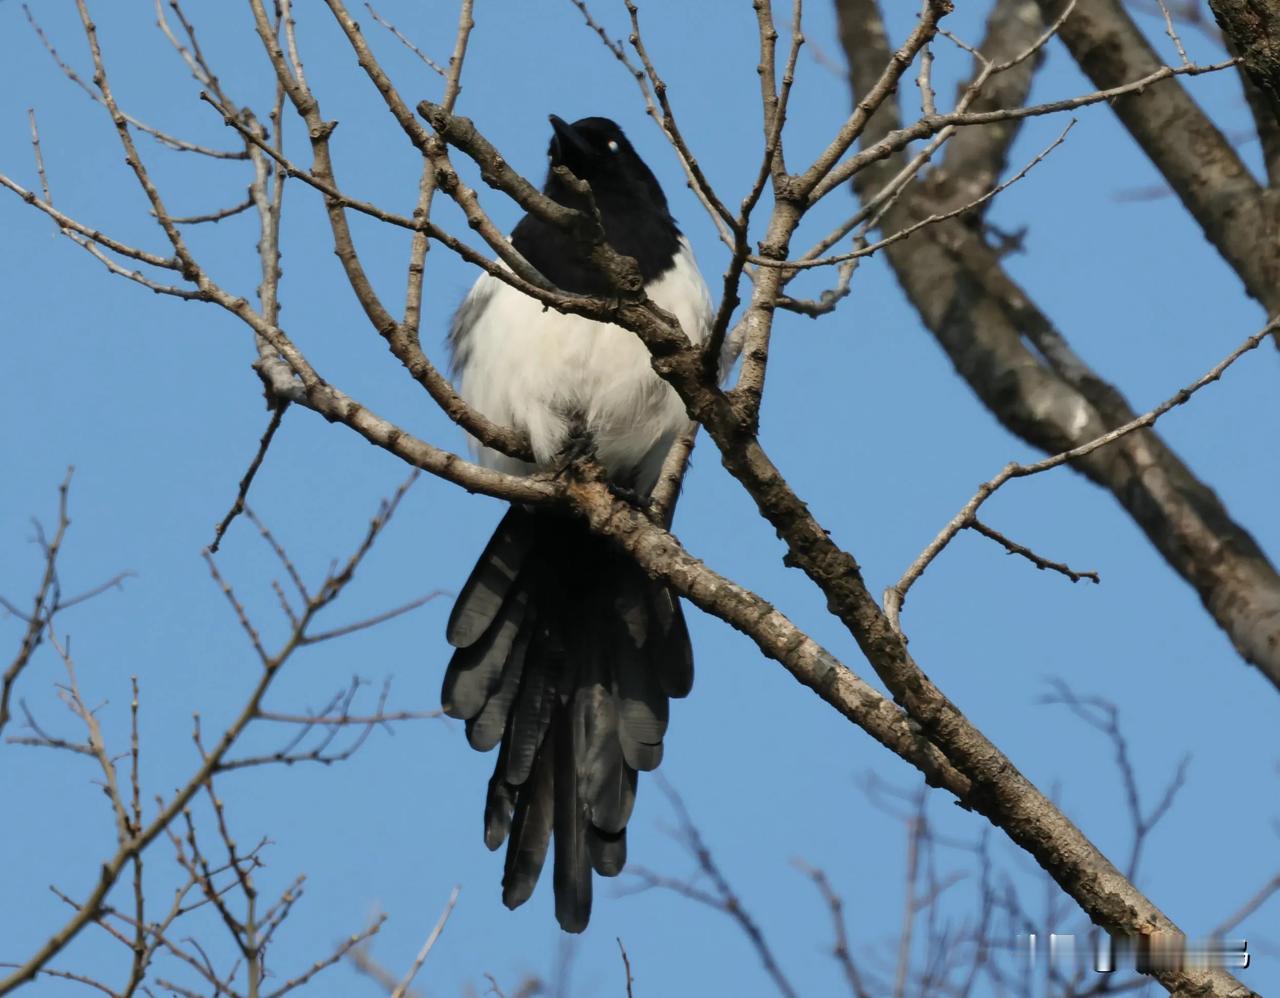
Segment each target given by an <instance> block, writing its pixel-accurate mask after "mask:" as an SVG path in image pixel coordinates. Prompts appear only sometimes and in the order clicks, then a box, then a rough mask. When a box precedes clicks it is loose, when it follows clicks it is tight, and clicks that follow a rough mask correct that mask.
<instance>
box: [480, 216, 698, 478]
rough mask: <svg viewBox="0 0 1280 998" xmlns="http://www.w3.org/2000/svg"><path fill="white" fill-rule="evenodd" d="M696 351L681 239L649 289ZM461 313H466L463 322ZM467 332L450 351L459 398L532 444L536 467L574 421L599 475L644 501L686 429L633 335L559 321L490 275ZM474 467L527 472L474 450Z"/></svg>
mask: <svg viewBox="0 0 1280 998" xmlns="http://www.w3.org/2000/svg"><path fill="white" fill-rule="evenodd" d="M646 291H647V292H648V294H649V297H650V298H651V299H653V301H654V302H655V303H656V304H657V305H659V306H661V307H662V308H663V309H665V310H666V311H668V312H670V313H671V314H672V315H674V316H675V317H676V318H677V319H678V320H679V321H680V326H681V328H683V330H684V332H685V334H686V335H687V336H688V337H689V338H690V339H691V340H693V341H694V342H701V341H703V340H705V339H706V337H707V334H708V331H709V328H710V324H711V302H710V299H709V297H708V295H707V287H706V284H705V282H704V281H703V280H702V275H701V274H700V273H699V272H698V267H697V264H696V263H695V262H694V258H693V252H692V250H691V249H690V247H689V244H688V242H687V240H685V239H684V238H683V237H681V239H680V250H679V252H678V253H677V254H676V257H675V260H674V262H673V264H672V266H671V267H670V269H668V270H667V271H665V272H664V273H663V274H661V275H660V276H659V277H658V278H656V279H655V280H653V281H651V282H650V283H649V285H648V287H647V288H646ZM468 312H469V313H470V314H468ZM459 316H460V320H461V321H463V322H467V323H468V328H467V329H466V330H465V332H464V333H463V336H462V337H461V338H460V342H458V343H456V344H455V351H456V354H457V358H456V359H457V375H458V381H459V384H458V390H459V392H460V393H461V395H462V397H463V398H464V399H466V400H467V402H468V403H469V404H470V405H471V406H472V407H474V408H475V409H477V410H478V411H479V412H481V413H483V414H484V415H485V416H487V417H488V418H489V419H491V420H493V421H494V422H495V423H499V424H502V425H504V426H511V427H514V428H516V429H520V430H523V431H524V432H526V433H527V434H528V435H529V439H530V442H531V443H532V446H533V452H534V456H535V457H536V459H537V467H540V468H546V467H549V466H550V465H551V463H552V462H553V460H554V459H555V457H556V456H557V455H558V454H559V453H560V452H561V451H562V450H563V448H564V445H565V443H566V438H567V436H568V432H569V428H570V426H569V424H570V420H572V419H574V418H575V417H577V418H580V419H581V420H582V421H583V422H584V423H585V426H586V428H587V430H588V431H589V432H590V434H591V437H592V439H593V441H594V444H595V448H596V455H597V457H598V459H599V460H600V461H601V463H602V464H603V465H604V466H605V468H606V469H607V470H608V471H609V472H610V474H611V475H614V476H616V477H618V478H620V479H631V478H632V476H634V479H633V480H632V481H629V482H628V483H627V484H629V485H631V487H633V488H635V489H636V490H638V491H640V492H647V491H648V490H649V489H651V488H652V486H653V484H654V482H655V481H656V479H657V475H658V471H659V470H660V468H661V466H662V461H663V459H664V458H665V457H666V454H667V451H668V450H669V449H670V447H671V443H672V441H673V440H674V439H675V437H676V435H677V434H679V432H680V431H681V430H682V429H683V428H684V427H685V426H686V425H687V424H688V417H687V416H686V414H685V410H684V405H683V403H682V402H681V401H680V399H679V397H678V396H677V395H676V393H675V391H674V390H673V389H672V388H671V386H670V385H668V384H667V383H666V382H665V381H663V380H662V379H661V378H659V377H658V376H657V375H656V374H655V373H654V371H653V368H652V366H651V364H650V357H649V352H648V350H647V349H646V348H645V346H644V344H643V343H641V342H640V340H639V338H638V337H637V336H636V335H635V334H634V333H632V332H630V331H628V330H626V329H623V328H622V327H621V326H616V325H613V324H610V323H603V322H596V321H594V320H591V319H586V318H583V317H582V316H576V315H564V314H562V313H560V312H556V311H553V310H552V309H548V308H544V307H543V305H542V304H540V303H539V302H537V301H535V300H534V299H532V298H529V297H528V296H526V295H524V294H522V293H521V292H519V291H517V290H516V289H515V288H512V287H511V286H510V285H508V284H504V283H503V282H502V281H500V280H498V279H497V278H495V277H492V276H490V275H489V274H483V275H481V277H480V279H479V280H478V281H476V283H475V286H474V287H472V289H471V292H470V294H469V295H468V296H467V299H466V301H465V302H464V303H463V306H462V309H461V311H460V313H459ZM472 447H473V450H475V452H476V457H477V460H478V461H479V462H480V463H481V464H484V465H487V466H488V467H491V468H496V469H499V470H502V471H508V472H513V473H517V474H522V473H526V472H528V471H529V470H530V468H529V466H528V465H526V464H525V463H523V462H520V461H516V460H513V459H511V458H508V457H505V456H503V455H501V454H498V453H496V452H494V451H491V450H488V449H487V448H482V447H477V446H476V445H475V441H472Z"/></svg>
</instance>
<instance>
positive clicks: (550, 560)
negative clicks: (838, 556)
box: [441, 115, 711, 932]
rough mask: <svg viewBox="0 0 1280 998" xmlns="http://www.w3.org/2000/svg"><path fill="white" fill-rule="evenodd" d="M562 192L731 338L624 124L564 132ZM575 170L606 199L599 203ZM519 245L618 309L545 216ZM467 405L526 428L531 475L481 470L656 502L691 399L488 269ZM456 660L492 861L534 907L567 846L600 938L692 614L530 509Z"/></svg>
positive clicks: (466, 627)
mask: <svg viewBox="0 0 1280 998" xmlns="http://www.w3.org/2000/svg"><path fill="white" fill-rule="evenodd" d="M551 125H552V129H553V136H552V139H551V146H550V152H549V155H550V159H551V171H550V172H549V174H548V177H547V181H546V184H545V186H544V188H543V190H544V192H545V193H546V194H547V195H548V196H549V197H550V198H552V199H553V200H555V201H556V202H558V203H560V204H562V205H565V206H566V207H570V208H576V209H579V210H582V211H589V210H590V207H591V204H592V203H594V206H595V209H596V210H598V212H599V218H600V221H601V223H602V226H603V230H604V237H605V240H606V242H607V243H608V244H609V245H610V246H611V247H612V248H613V249H614V250H616V251H617V252H618V253H620V254H623V255H625V256H629V257H633V258H634V259H635V261H636V263H637V264H638V265H639V269H640V273H641V276H642V277H643V279H644V282H645V290H646V292H647V294H648V296H649V297H650V298H651V299H652V300H653V301H654V302H655V303H656V304H657V305H659V306H661V307H662V308H663V309H665V310H666V311H667V312H670V313H671V314H672V315H674V316H675V317H676V318H677V319H678V320H679V322H680V325H681V327H682V328H683V330H684V332H685V334H686V335H688V337H689V338H690V339H691V340H693V341H695V342H700V341H702V340H705V339H706V337H707V334H708V331H709V327H710V323H711V305H710V300H709V298H708V295H707V288H706V284H705V283H704V281H703V279H702V276H701V275H700V274H699V272H698V268H697V265H696V263H695V262H694V258H693V253H692V251H691V250H690V248H689V244H688V242H687V241H686V240H685V239H684V237H683V236H682V235H681V234H680V230H679V229H678V228H677V227H676V223H675V220H674V219H673V218H672V217H671V214H670V212H669V211H668V209H667V199H666V197H665V196H664V195H663V193H662V189H661V187H660V186H659V185H658V181H657V179H656V178H655V177H654V175H653V173H652V172H651V171H650V170H649V168H648V167H647V166H646V165H645V164H644V162H643V161H642V160H641V159H640V157H639V156H638V155H637V154H636V151H635V150H634V149H633V148H632V146H631V143H630V142H628V141H627V138H626V136H625V135H623V133H622V130H621V129H620V128H619V127H618V126H617V125H616V124H615V123H614V122H612V121H610V120H609V119H607V118H583V119H582V120H580V121H576V122H574V123H573V124H567V123H565V122H564V121H562V120H561V119H559V118H557V117H555V116H554V115H553V116H552V117H551ZM559 166H563V167H566V168H567V169H568V171H569V172H570V173H572V175H573V177H574V178H577V179H578V180H579V181H586V182H587V184H589V185H590V196H589V198H588V196H587V195H586V194H585V193H584V192H583V191H582V190H581V187H580V185H574V184H573V182H572V181H573V178H565V177H564V176H563V173H562V172H561V171H557V170H556V167H559ZM511 242H512V244H513V246H514V247H515V249H516V250H518V251H519V252H520V254H521V255H522V256H523V257H524V258H525V259H526V260H528V261H529V263H531V264H532V265H533V266H534V267H536V268H537V269H538V270H539V271H540V272H541V273H542V274H543V275H544V276H545V277H547V278H548V279H549V280H550V281H551V282H552V283H553V284H555V285H556V286H557V287H559V288H561V289H562V290H564V291H569V292H574V293H579V294H602V295H603V294H608V293H609V292H610V288H609V284H608V280H607V278H605V276H604V275H603V274H601V273H600V272H599V271H598V270H597V269H596V268H595V267H593V265H592V264H591V262H590V261H589V260H588V259H587V258H586V252H587V251H586V249H584V247H583V246H582V245H581V241H580V240H579V239H577V238H576V237H575V236H574V235H573V234H571V233H570V232H567V231H565V230H564V229H562V228H559V227H557V226H556V225H553V224H551V223H550V222H547V221H544V220H542V219H540V218H538V217H536V216H534V215H532V214H530V215H526V216H525V217H524V218H523V219H522V220H521V221H520V223H519V224H518V225H517V226H516V227H515V230H514V232H513V233H512V236H511ZM449 343H450V348H451V350H452V354H453V368H454V372H455V375H456V378H457V382H458V387H459V391H460V393H461V395H462V397H463V398H464V399H466V401H467V402H468V403H469V404H470V405H471V406H472V408H474V409H475V410H477V411H478V412H480V413H482V414H483V415H485V416H486V417H488V418H489V419H490V420H492V421H493V422H495V423H498V424H500V425H504V426H509V427H512V428H514V429H517V430H520V431H523V432H524V433H525V434H527V435H528V438H529V440H530V442H531V445H532V450H533V455H534V458H535V461H534V463H533V464H528V463H525V462H522V461H518V460H516V459H513V458H510V457H506V456H504V455H501V454H498V453H496V452H494V451H490V450H487V449H484V448H477V450H478V453H477V459H478V460H479V461H480V463H482V464H485V465H487V466H489V467H492V468H497V469H500V470H502V471H507V472H512V473H515V474H525V473H528V472H530V471H533V470H546V469H550V468H553V467H556V466H557V462H558V461H560V460H561V459H562V455H564V454H565V453H566V452H570V453H579V452H581V448H583V447H584V446H585V447H586V448H589V451H590V453H591V454H592V455H593V456H594V457H595V459H596V460H597V461H598V462H599V464H600V465H601V466H602V467H603V468H604V469H605V472H606V474H607V475H608V478H609V481H610V483H611V484H612V485H614V486H616V487H617V488H618V489H620V490H625V491H627V492H634V493H635V494H638V495H639V496H642V497H643V496H648V495H649V494H650V493H651V491H652V490H653V487H654V485H655V483H656V482H657V479H658V474H659V471H660V469H661V467H662V463H663V460H664V459H665V458H666V456H667V454H668V452H669V451H670V449H671V445H672V443H673V442H674V440H675V438H676V437H677V436H678V435H679V434H680V432H681V431H682V430H684V429H685V428H686V427H687V426H688V425H689V420H688V416H687V415H686V413H685V408H684V405H683V403H681V401H680V399H679V398H678V397H677V395H676V393H675V392H674V391H673V390H672V388H671V387H670V386H669V385H668V384H667V383H666V382H664V381H663V380H662V379H660V378H659V377H658V376H657V375H656V374H655V373H654V371H653V367H652V365H651V363H650V355H649V352H648V350H647V349H646V347H645V346H644V344H643V343H641V341H640V340H639V338H638V337H636V335H635V334H634V333H632V332H630V331H628V330H626V329H623V328H621V327H620V326H615V325H611V324H608V323H603V322H597V321H594V320H591V319H587V318H584V317H581V316H575V315H566V314H562V313H559V312H556V311H553V310H551V309H549V308H547V307H545V306H544V305H542V304H541V303H540V302H538V301H535V300H534V299H533V298H530V297H528V296H527V295H525V294H523V293H522V292H520V291H517V290H516V289H515V288H512V287H511V286H510V285H508V284H506V283H504V282H503V281H501V280H499V279H497V278H495V277H493V276H492V275H489V274H484V275H482V276H481V277H480V279H479V280H478V281H476V283H475V286H474V287H473V288H472V289H471V291H470V293H469V294H468V295H467V297H466V299H465V300H464V301H463V303H462V306H461V307H460V308H459V309H458V312H457V315H456V316H455V318H454V322H453V328H452V330H451V331H450V334H449ZM447 636H448V639H449V643H450V644H452V645H453V646H454V647H455V649H456V651H455V652H454V654H453V658H452V659H451V661H450V662H449V666H448V669H447V671H446V673H445V678H444V689H443V691H442V694H441V699H442V701H443V705H444V709H445V712H446V713H447V714H449V715H450V716H452V717H457V718H463V719H465V720H466V722H467V723H466V731H467V738H468V740H469V741H470V742H471V745H472V746H473V747H474V748H476V749H479V750H481V751H488V750H490V749H493V748H494V747H495V746H497V747H498V755H497V762H496V765H495V767H494V773H493V777H492V779H491V780H490V781H489V793H488V799H487V802H486V805H485V811H484V839H485V844H486V845H487V846H488V847H489V848H490V849H497V848H498V847H499V846H500V845H502V843H503V841H504V840H505V841H507V857H506V867H505V871H504V873H503V878H502V887H503V893H502V898H503V901H504V902H505V903H506V905H507V906H508V907H510V908H514V907H516V906H517V905H520V904H522V903H523V902H524V901H526V900H527V899H528V898H529V896H530V895H531V894H532V892H533V889H534V886H535V884H536V883H537V880H538V875H539V874H540V872H541V870H542V866H543V863H544V861H545V859H546V854H547V851H548V847H549V844H550V843H551V841H552V840H554V877H553V879H554V886H555V907H556V919H557V920H558V921H559V923H560V926H561V928H563V929H564V930H565V931H567V932H581V931H582V930H583V929H584V928H586V925H587V921H588V919H589V917H590V914H591V884H592V870H593V869H594V870H595V872H596V873H599V874H601V875H603V876H606V877H611V876H616V875H617V874H618V873H619V872H620V871H621V870H622V866H623V864H624V862H625V861H626V851H627V840H626V829H627V820H628V819H629V818H630V816H631V810H632V807H633V805H634V803H635V795H636V779H637V771H639V770H650V769H654V768H655V767H656V766H657V765H658V764H659V762H661V761H662V738H663V735H664V733H665V732H666V729H667V713H668V698H670V697H683V696H685V695H686V694H687V693H688V692H689V690H690V687H691V686H692V683H693V658H692V652H691V649H690V646H689V635H688V631H687V630H686V628H685V622H684V617H683V614H682V613H681V609H680V603H679V600H678V599H677V598H676V596H675V594H674V593H673V592H672V591H671V590H670V589H668V588H667V587H666V586H665V585H664V584H662V583H661V582H655V581H654V580H652V579H650V578H649V577H648V576H647V575H646V574H645V573H644V571H643V570H642V569H640V568H639V567H638V566H637V565H636V564H635V563H634V562H633V561H632V560H631V559H630V558H629V557H628V556H627V555H626V554H625V553H624V552H623V551H621V550H620V549H618V548H617V547H615V546H614V544H613V543H612V542H611V541H610V540H609V539H607V538H603V537H599V536H597V535H594V534H592V533H591V532H590V530H589V529H588V528H587V526H586V524H585V523H584V522H582V521H580V520H578V519H576V518H574V517H572V516H570V515H569V514H567V513H564V512H561V511H544V510H535V509H529V508H526V507H522V506H519V505H513V506H512V507H511V509H510V510H509V511H508V512H507V514H506V516H504V517H503V519H502V522H501V523H500V524H499V525H498V529H497V531H496V532H495V533H494V535H493V538H492V540H490V541H489V544H488V546H487V547H486V548H485V550H484V553H483V554H482V555H481V556H480V561H479V562H478V563H477V565H476V567H475V569H474V570H473V571H472V573H471V576H470V578H469V579H468V580H467V582H466V585H464V586H463V588H462V592H461V594H460V595H459V597H458V601H457V603H456V604H455V606H454V608H453V613H452V614H451V615H450V617H449V624H448V632H447Z"/></svg>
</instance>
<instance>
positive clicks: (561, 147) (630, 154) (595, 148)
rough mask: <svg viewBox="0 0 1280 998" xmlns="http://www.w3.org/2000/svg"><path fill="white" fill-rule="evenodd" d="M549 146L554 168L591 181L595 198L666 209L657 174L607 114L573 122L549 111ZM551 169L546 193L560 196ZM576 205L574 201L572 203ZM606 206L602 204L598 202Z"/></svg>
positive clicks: (557, 197)
mask: <svg viewBox="0 0 1280 998" xmlns="http://www.w3.org/2000/svg"><path fill="white" fill-rule="evenodd" d="M551 128H552V130H553V134H552V136H551V146H550V148H549V149H548V150H547V155H548V156H549V157H550V159H551V166H552V169H553V170H554V168H555V167H557V166H563V167H567V168H568V170H569V172H571V173H572V174H573V175H574V176H575V177H577V178H578V179H579V180H585V181H586V182H587V183H589V184H590V185H591V191H592V194H593V195H594V196H595V197H596V199H597V201H600V200H601V199H603V200H604V201H607V202H613V207H621V205H619V204H618V202H623V203H627V202H630V203H631V204H633V205H635V206H636V207H642V206H647V207H651V208H653V209H655V210H656V211H658V212H660V213H661V214H663V215H665V214H666V213H667V199H666V197H665V196H664V195H663V193H662V188H661V187H659V186H658V181H657V178H656V177H654V175H653V172H652V171H651V170H650V169H649V168H648V167H647V166H645V164H644V160H642V159H641V158H640V157H639V155H637V153H636V151H635V149H633V148H632V146H631V143H630V142H628V141H627V137H626V136H625V135H623V134H622V129H621V128H619V127H618V125H617V123H615V122H613V121H610V120H609V119H608V118H581V119H579V120H578V121H575V122H574V123H573V124H572V125H571V124H569V123H568V122H566V121H564V119H562V118H558V117H556V116H555V115H554V114H553V115H551ZM560 186H561V185H559V184H558V183H557V179H556V176H555V174H554V173H552V174H551V175H550V176H549V177H548V179H547V193H548V194H550V195H552V196H553V197H556V200H558V201H559V200H562V199H561V198H560V197H559V196H558V195H559V194H560V193H561V191H560V190H558V189H557V188H559V187H560ZM575 207H576V205H575ZM601 207H602V209H606V210H607V208H606V206H605V205H601Z"/></svg>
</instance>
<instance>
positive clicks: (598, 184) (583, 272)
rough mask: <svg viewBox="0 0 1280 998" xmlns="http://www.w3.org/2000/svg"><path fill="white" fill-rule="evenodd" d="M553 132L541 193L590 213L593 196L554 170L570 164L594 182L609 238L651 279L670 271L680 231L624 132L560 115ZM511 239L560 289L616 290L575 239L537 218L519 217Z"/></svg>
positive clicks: (606, 123)
mask: <svg viewBox="0 0 1280 998" xmlns="http://www.w3.org/2000/svg"><path fill="white" fill-rule="evenodd" d="M551 127H552V129H553V132H554V134H553V136H552V139H551V148H550V149H549V150H548V154H549V155H550V158H551V172H550V173H549V174H548V176H547V183H546V186H545V187H544V188H543V191H544V192H545V193H546V194H547V196H548V197H550V198H552V199H553V200H555V201H558V202H559V203H560V204H562V205H565V206H566V207H569V208H576V209H577V210H579V211H586V210H587V208H588V202H587V199H586V198H585V197H584V196H583V195H582V194H581V193H579V192H578V190H577V189H576V188H575V187H573V186H570V185H569V184H567V183H566V182H565V181H564V180H562V179H561V177H560V175H558V174H557V173H556V169H555V168H556V167H558V166H563V167H565V168H566V169H568V170H569V172H570V173H572V174H573V175H574V176H575V177H577V178H578V179H579V180H585V181H586V182H587V183H588V184H590V185H591V198H592V200H593V201H594V202H595V207H596V209H597V210H598V211H599V213H600V220H601V222H602V223H603V225H604V236H605V240H606V241H607V242H608V243H609V245H610V246H612V247H613V248H614V249H615V250H617V251H618V252H619V253H621V254H622V255H623V256H629V257H632V258H634V259H635V261H636V263H637V264H639V266H640V273H641V275H642V276H643V278H644V280H645V281H646V282H648V281H651V280H653V279H654V278H656V277H658V276H659V275H661V274H664V273H666V272H667V271H668V270H670V269H671V267H672V265H673V264H674V262H675V259H676V255H677V254H678V253H679V250H680V230H679V229H677V228H676V223H675V220H674V219H672V217H671V213H670V211H668V210H667V199H666V197H664V196H663V193H662V188H661V187H659V186H658V180H657V178H656V177H654V175H653V173H652V172H651V171H650V169H649V168H648V167H647V166H645V165H644V160H642V159H641V158H640V157H639V156H638V155H636V151H635V150H634V149H633V148H631V143H630V142H628V141H627V137H626V136H625V135H623V134H622V129H621V128H619V127H618V126H617V125H616V124H615V123H614V122H612V121H610V120H609V119H608V118H583V119H582V120H580V121H575V122H574V123H573V124H572V125H570V124H568V123H567V122H565V121H563V120H561V119H560V118H557V117H556V116H555V115H554V114H553V115H552V116H551ZM511 242H512V243H513V244H514V246H515V248H516V250H517V251H519V253H520V254H521V255H522V256H523V257H524V258H525V259H526V260H528V261H529V262H530V263H531V264H533V265H534V266H535V267H536V268H538V270H539V271H540V272H541V273H542V274H543V275H544V276H545V277H546V278H547V279H548V280H550V281H551V282H552V283H553V284H555V285H556V287H559V288H563V289H564V290H565V291H572V292H575V293H576V294H584V295H586V294H605V293H607V292H608V291H609V290H610V288H611V285H610V284H609V282H608V281H607V280H606V279H605V278H604V276H603V275H602V274H601V273H600V272H599V271H598V270H597V269H596V267H595V266H594V265H593V264H591V263H590V261H588V260H587V258H586V256H585V255H584V249H583V246H582V244H581V242H580V240H579V239H578V238H577V237H576V236H575V235H574V234H572V233H569V232H566V231H565V230H563V229H560V228H557V227H556V226H554V225H551V224H550V223H549V222H544V221H543V220H542V219H541V218H539V217H538V216H537V215H533V214H530V215H526V216H525V217H524V218H523V219H521V220H520V224H518V225H517V226H516V227H515V229H514V230H513V231H512V233H511Z"/></svg>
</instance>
